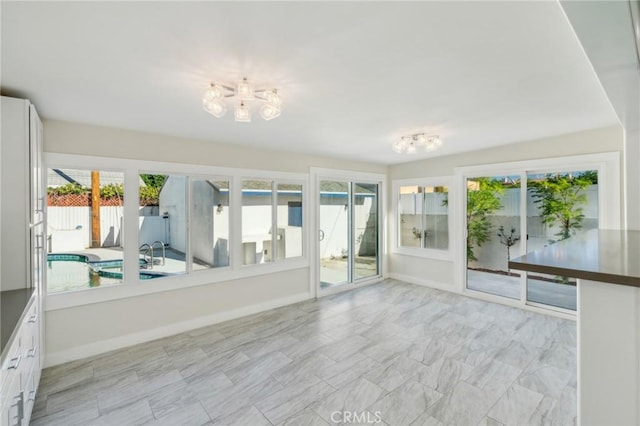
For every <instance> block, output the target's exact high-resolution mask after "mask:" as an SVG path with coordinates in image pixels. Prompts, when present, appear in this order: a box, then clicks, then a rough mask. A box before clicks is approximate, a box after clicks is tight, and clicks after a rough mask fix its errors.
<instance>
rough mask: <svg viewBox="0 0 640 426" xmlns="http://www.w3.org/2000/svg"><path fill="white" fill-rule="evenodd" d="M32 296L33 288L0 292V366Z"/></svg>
mask: <svg viewBox="0 0 640 426" xmlns="http://www.w3.org/2000/svg"><path fill="white" fill-rule="evenodd" d="M33 295H34V289H33V288H23V289H19V290H7V291H0V354H1V356H0V364H3V363H4V361H5V357H6V352H5V349H6V348H7V347H8V346H9V345H10V344H11V341H12V339H11V338H12V336H13V335H14V334H15V333H14V332H15V331H16V329H17V328H18V324H20V319H21V318H22V317H23V316H24V315H25V312H26V311H27V307H28V306H29V304H30V303H31V298H32V296H33Z"/></svg>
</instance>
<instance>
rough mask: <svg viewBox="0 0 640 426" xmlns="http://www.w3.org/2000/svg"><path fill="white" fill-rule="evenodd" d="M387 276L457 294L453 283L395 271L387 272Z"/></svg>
mask: <svg viewBox="0 0 640 426" xmlns="http://www.w3.org/2000/svg"><path fill="white" fill-rule="evenodd" d="M389 278H392V279H394V280H398V281H404V282H408V283H410V284H416V285H420V286H423V287H430V288H435V289H436V290H443V291H448V292H450V293H456V294H459V292H458V291H456V289H455V288H454V285H453V284H445V283H441V282H438V281H431V280H425V279H423V278H416V277H414V276H411V275H404V274H398V273H396V272H391V273H389Z"/></svg>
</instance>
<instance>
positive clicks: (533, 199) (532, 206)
mask: <svg viewBox="0 0 640 426" xmlns="http://www.w3.org/2000/svg"><path fill="white" fill-rule="evenodd" d="M527 210H528V212H529V214H528V215H527V224H526V225H527V234H528V237H529V238H528V241H527V253H529V252H533V251H536V250H540V249H542V248H544V247H545V246H548V245H551V244H555V243H557V242H559V241H562V240H566V239H568V238H574V237H576V236H578V235H580V234H582V233H584V232H587V231H589V230H591V229H597V228H598V222H599V213H598V173H597V172H596V171H595V170H579V171H553V172H546V173H528V174H527ZM526 289H527V290H526V291H527V293H526V300H527V302H528V303H530V304H536V305H544V306H548V307H554V308H560V309H566V310H573V311H575V310H576V280H575V279H574V278H569V277H563V276H556V275H547V274H540V273H537V272H529V273H528V274H527V281H526Z"/></svg>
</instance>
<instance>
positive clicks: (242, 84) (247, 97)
mask: <svg viewBox="0 0 640 426" xmlns="http://www.w3.org/2000/svg"><path fill="white" fill-rule="evenodd" d="M236 96H237V97H238V98H239V99H240V100H241V101H252V100H253V99H254V96H253V87H252V86H251V85H250V84H249V82H248V81H247V78H246V77H245V78H243V79H242V81H239V82H238V85H237V89H236Z"/></svg>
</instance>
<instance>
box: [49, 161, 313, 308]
mask: <svg viewBox="0 0 640 426" xmlns="http://www.w3.org/2000/svg"><path fill="white" fill-rule="evenodd" d="M47 160H48V164H50V165H51V166H50V169H49V170H48V172H49V179H48V186H49V197H48V198H49V199H48V208H47V213H48V224H49V232H48V235H47V245H46V247H47V250H48V255H49V257H48V284H47V287H48V293H49V294H52V295H55V294H56V293H63V292H64V293H68V292H75V295H74V296H69V298H67V299H62V298H59V297H57V296H56V297H54V298H52V299H51V303H52V305H51V306H69V303H71V305H75V304H82V302H83V301H84V302H86V303H91V302H95V301H100V300H109V299H113V298H118V297H122V294H129V293H130V294H144V293H152V292H154V291H160V290H168V289H176V288H180V287H182V286H192V285H200V284H208V283H213V282H216V281H228V280H233V279H237V278H241V277H244V276H250V275H255V274H256V273H258V272H256V271H255V270H251V268H243V266H245V265H247V266H248V265H256V266H257V265H259V264H264V266H260V268H262V267H264V268H267V269H268V270H271V271H284V270H288V269H291V268H299V267H303V266H308V259H307V258H306V257H305V256H306V250H305V241H306V239H305V236H304V235H305V231H306V228H305V226H306V223H305V222H306V219H305V202H306V198H305V196H304V189H305V187H306V184H305V182H306V177H305V176H304V175H300V174H294V173H281V172H274V173H273V176H272V175H271V174H270V173H268V172H260V173H259V175H258V177H255V178H246V177H243V176H247V175H246V172H247V171H246V170H241V169H230V168H217V167H210V166H198V165H189V166H185V165H180V164H172V163H155V162H147V161H133V160H122V159H118V160H116V159H108V158H90V157H80V156H71V155H63V154H48V156H47ZM80 164H82V165H85V167H78V166H77V165H80ZM101 165H104V167H101ZM118 167H121V168H122V169H121V170H115V169H117V168H118ZM114 170H115V171H114ZM216 172H221V174H220V173H216ZM125 190H126V194H127V200H131V201H130V202H129V203H128V204H127V205H126V206H125V204H124V199H125ZM136 201H137V202H136ZM216 271H220V272H216ZM119 283H122V284H134V286H132V287H128V286H126V285H123V286H118V289H113V291H107V292H95V291H90V292H83V293H79V292H77V291H76V290H83V289H90V288H97V287H99V288H105V287H114V284H119ZM133 287H135V289H134V288H133ZM129 289H130V290H129ZM98 294H100V295H104V296H99V295H98Z"/></svg>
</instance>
